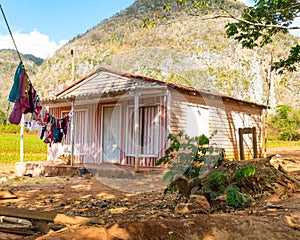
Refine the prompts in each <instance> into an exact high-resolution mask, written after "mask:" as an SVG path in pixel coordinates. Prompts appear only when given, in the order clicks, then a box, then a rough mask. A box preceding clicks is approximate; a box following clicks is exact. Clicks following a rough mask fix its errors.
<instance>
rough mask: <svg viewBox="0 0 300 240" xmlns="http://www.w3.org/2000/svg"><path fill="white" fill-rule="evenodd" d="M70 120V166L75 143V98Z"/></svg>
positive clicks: (72, 160)
mask: <svg viewBox="0 0 300 240" xmlns="http://www.w3.org/2000/svg"><path fill="white" fill-rule="evenodd" d="M71 112H72V121H71V166H73V164H74V145H75V99H73V101H72V108H71Z"/></svg>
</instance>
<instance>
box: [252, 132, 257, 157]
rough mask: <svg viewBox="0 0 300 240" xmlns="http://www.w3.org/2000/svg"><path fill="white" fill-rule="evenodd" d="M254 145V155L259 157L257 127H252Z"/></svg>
mask: <svg viewBox="0 0 300 240" xmlns="http://www.w3.org/2000/svg"><path fill="white" fill-rule="evenodd" d="M252 145H253V155H254V158H258V152H257V139H256V128H255V127H253V128H252Z"/></svg>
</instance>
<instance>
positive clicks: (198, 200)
mask: <svg viewBox="0 0 300 240" xmlns="http://www.w3.org/2000/svg"><path fill="white" fill-rule="evenodd" d="M189 202H190V203H195V204H197V205H198V208H199V209H201V210H203V212H208V211H209V210H210V204H209V202H208V201H207V199H206V197H205V196H203V195H195V194H192V195H190V199H189Z"/></svg>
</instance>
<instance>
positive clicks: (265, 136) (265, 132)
mask: <svg viewBox="0 0 300 240" xmlns="http://www.w3.org/2000/svg"><path fill="white" fill-rule="evenodd" d="M272 66H273V52H271V59H270V64H269V67H268V69H267V76H266V82H267V85H268V92H267V104H266V105H267V106H266V107H267V108H266V110H265V112H264V113H265V115H264V118H263V142H264V153H263V157H265V158H266V157H267V141H268V109H269V105H270V96H271V87H272Z"/></svg>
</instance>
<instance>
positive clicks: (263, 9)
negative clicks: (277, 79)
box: [226, 0, 300, 72]
mask: <svg viewBox="0 0 300 240" xmlns="http://www.w3.org/2000/svg"><path fill="white" fill-rule="evenodd" d="M299 13H300V2H299V1H298V0H255V4H254V6H253V7H247V8H245V9H244V10H243V12H242V16H241V18H237V17H234V16H233V15H231V14H230V16H231V17H232V18H233V19H235V20H237V22H234V23H229V24H227V25H226V28H227V30H226V33H227V36H229V37H234V39H236V40H238V41H239V42H240V43H241V44H242V46H243V47H247V48H254V47H262V46H264V45H266V44H269V43H271V42H272V37H273V36H275V35H277V34H279V33H288V30H292V29H300V28H299V26H292V24H293V21H294V20H295V19H296V18H297V17H299ZM299 61H300V45H299V44H296V45H295V46H293V47H291V50H290V53H289V55H288V56H287V57H286V58H285V59H281V60H280V61H278V62H275V63H274V68H276V69H279V71H280V72H282V71H283V70H288V71H295V70H296V65H297V63H298V62H299Z"/></svg>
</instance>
